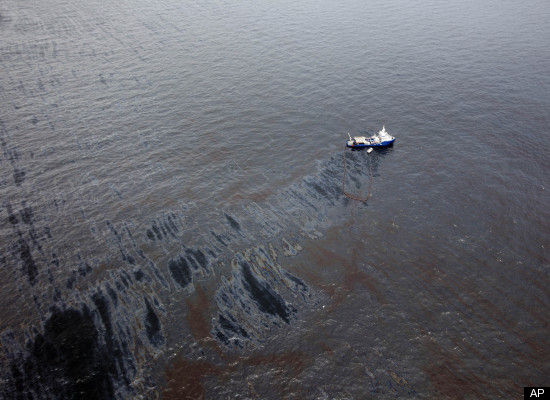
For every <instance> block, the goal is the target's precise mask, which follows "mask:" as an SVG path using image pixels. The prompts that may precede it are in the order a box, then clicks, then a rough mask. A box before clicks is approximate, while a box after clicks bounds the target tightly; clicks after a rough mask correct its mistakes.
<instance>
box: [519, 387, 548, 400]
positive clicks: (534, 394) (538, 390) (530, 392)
mask: <svg viewBox="0 0 550 400" xmlns="http://www.w3.org/2000/svg"><path fill="white" fill-rule="evenodd" d="M549 393H550V389H549V388H548V387H542V386H539V387H524V388H523V398H524V399H531V400H547V399H550V396H549Z"/></svg>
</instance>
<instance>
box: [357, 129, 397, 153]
mask: <svg viewBox="0 0 550 400" xmlns="http://www.w3.org/2000/svg"><path fill="white" fill-rule="evenodd" d="M348 136H349V140H348V141H347V142H346V146H347V147H351V148H352V149H361V148H363V147H387V146H391V145H392V144H393V142H395V138H394V137H393V136H392V135H390V134H389V133H388V132H387V131H386V127H385V126H382V129H381V130H380V131H379V132H378V133H377V134H376V135H372V136H370V137H366V136H355V137H351V135H350V134H349V133H348Z"/></svg>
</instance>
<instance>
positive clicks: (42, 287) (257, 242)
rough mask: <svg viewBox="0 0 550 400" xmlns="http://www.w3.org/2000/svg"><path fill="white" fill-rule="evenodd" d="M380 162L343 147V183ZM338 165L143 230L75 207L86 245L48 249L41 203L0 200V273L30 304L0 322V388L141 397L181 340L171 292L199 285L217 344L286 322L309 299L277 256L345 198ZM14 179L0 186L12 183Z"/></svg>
mask: <svg viewBox="0 0 550 400" xmlns="http://www.w3.org/2000/svg"><path fill="white" fill-rule="evenodd" d="M0 128H1V125H0ZM2 147H3V149H4V151H5V154H6V155H9V157H11V159H10V158H8V159H10V160H11V161H10V163H12V162H13V163H15V162H16V157H15V154H16V153H17V152H16V151H14V150H8V149H9V145H8V144H7V143H6V142H5V141H4V142H3V144H2ZM379 160H380V156H376V157H372V156H371V157H368V158H366V157H363V156H362V155H361V153H359V152H358V153H357V154H352V155H350V156H349V159H348V163H349V166H348V168H349V172H348V175H349V179H350V182H353V184H354V185H355V186H360V182H361V181H364V180H365V177H366V172H365V171H367V170H371V169H372V168H373V167H374V168H377V165H378V162H379ZM14 165H15V164H14ZM341 168H342V165H341V158H340V157H339V156H334V157H332V158H331V159H330V160H327V161H326V162H324V163H323V164H322V165H320V166H319V170H318V173H316V174H315V175H310V176H307V177H305V178H303V179H302V180H299V181H298V182H296V183H294V184H292V185H291V186H290V187H288V188H287V189H286V190H284V191H283V192H281V193H279V194H277V195H275V196H273V197H271V198H269V199H267V200H266V201H265V202H263V203H254V202H252V203H248V204H244V205H243V206H242V207H241V208H235V209H231V210H224V211H222V212H221V213H220V217H219V220H218V221H211V220H210V221H201V223H200V224H195V225H194V227H193V228H192V229H189V227H188V226H187V224H188V222H189V220H188V215H189V210H187V209H170V210H166V211H165V212H164V213H162V215H160V216H158V217H156V218H154V219H153V220H152V221H151V222H150V223H149V224H148V226H147V224H145V225H141V224H140V223H139V221H132V220H129V221H123V222H113V221H109V220H106V221H102V220H101V219H94V218H90V217H88V216H87V214H86V213H85V212H84V210H83V211H82V215H81V218H82V220H83V221H84V223H87V224H88V225H89V227H90V234H91V236H92V240H91V241H90V249H87V248H82V247H80V248H77V249H74V251H72V252H71V251H67V248H58V247H57V245H56V243H63V240H66V239H63V238H60V239H59V240H57V241H56V240H55V239H56V235H59V232H56V231H55V230H54V229H51V227H50V225H49V222H50V221H51V220H50V219H49V218H48V215H47V213H45V214H44V215H43V216H40V212H44V210H43V209H40V208H39V209H36V208H35V206H31V205H29V204H26V203H25V202H21V203H17V202H15V201H9V202H5V203H4V204H3V207H2V212H1V214H0V215H1V218H2V219H3V220H4V221H5V222H6V224H7V225H6V226H8V227H10V228H9V229H10V233H9V235H10V237H11V238H12V239H11V242H10V243H9V244H8V246H7V247H5V248H2V249H1V250H0V253H1V254H2V257H1V258H0V262H1V264H2V268H3V269H4V270H6V269H9V268H12V269H13V267H14V266H16V269H15V270H13V271H12V273H11V275H9V276H10V277H11V278H10V279H11V280H12V282H11V284H13V286H14V287H17V288H18V290H19V292H20V293H23V294H24V295H25V296H26V297H31V298H33V299H34V307H35V309H34V310H33V311H32V313H33V314H34V317H33V318H30V319H28V322H27V324H26V325H21V324H19V325H18V324H11V325H10V324H9V323H4V324H3V325H2V327H1V329H2V331H1V333H0V343H1V351H2V352H3V355H2V358H1V361H0V364H1V365H0V366H1V368H0V369H1V371H3V372H2V382H4V383H3V384H2V386H1V387H0V393H2V394H3V396H4V397H5V398H12V397H14V396H16V394H17V395H21V396H23V397H25V396H27V397H31V396H32V397H39V396H41V398H52V399H53V398H83V397H85V398H88V399H95V398H97V399H99V398H119V399H122V398H129V397H134V396H137V395H140V394H143V393H147V392H148V391H149V390H150V389H148V388H150V387H151V386H154V382H153V381H154V379H155V378H154V376H153V374H152V373H151V360H154V359H157V358H158V357H160V356H162V355H163V354H166V352H167V349H169V348H171V347H173V346H177V345H180V344H181V343H178V342H177V340H182V339H177V340H176V339H173V337H174V335H173V334H172V333H171V331H172V330H173V324H174V318H184V315H185V308H182V303H181V299H185V298H186V297H188V296H190V295H192V294H193V293H195V292H196V289H197V285H198V284H199V283H200V282H211V284H213V285H214V291H213V292H212V293H213V294H212V296H213V297H212V298H211V299H210V301H209V304H210V305H211V316H210V318H206V321H208V320H210V323H209V324H210V330H209V333H208V334H207V335H209V336H210V338H211V339H212V340H214V341H216V342H217V343H218V344H217V346H219V347H220V348H222V349H223V348H225V349H228V350H229V349H233V350H238V349H243V348H245V347H250V346H252V347H254V346H257V345H260V344H261V343H262V341H263V340H264V339H265V338H266V337H267V336H269V334H270V331H271V330H272V329H274V328H276V329H291V328H292V324H293V321H294V319H295V318H296V316H297V315H298V314H299V313H300V310H302V309H304V308H307V307H317V306H318V304H317V303H318V298H317V295H316V293H315V291H314V290H312V289H311V288H310V287H309V286H308V284H307V283H306V281H304V280H303V279H302V278H300V277H298V276H295V275H293V274H291V273H290V272H289V271H287V270H285V268H284V267H283V266H282V265H281V259H282V258H284V257H292V256H294V255H296V254H297V253H298V252H299V251H300V250H301V246H300V241H302V240H304V239H306V238H307V239H312V238H317V237H319V236H320V235H321V233H320V231H323V229H325V227H326V226H327V224H328V215H329V214H330V213H331V212H334V210H337V209H338V207H340V206H342V205H346V204H348V200H347V199H346V198H345V197H344V196H343V195H342V193H341V190H340V186H341V179H342V175H341ZM21 184H22V185H25V182H19V183H18V182H17V181H16V180H13V181H12V183H11V185H13V186H14V187H17V188H18V190H20V188H21V186H20V185H21ZM4 185H6V183H4ZM63 204H64V200H63V199H54V200H53V201H52V203H51V205H46V206H42V207H43V208H44V207H49V208H50V211H49V212H50V213H51V212H52V211H51V210H52V209H53V213H56V212H58V213H61V212H62V209H63ZM197 226H198V228H197ZM138 227H141V228H138ZM94 238H95V239H94ZM98 243H99V244H98ZM98 254H105V257H104V258H99V257H98ZM201 285H202V283H201ZM204 296H205V295H204V294H203V297H204ZM203 300H204V301H207V299H203ZM317 308H318V307H317ZM16 318H17V317H16ZM167 320H170V321H171V325H168V326H167V325H166V321H167ZM175 340H176V341H175ZM174 341H175V342H174Z"/></svg>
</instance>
